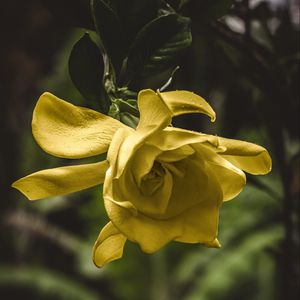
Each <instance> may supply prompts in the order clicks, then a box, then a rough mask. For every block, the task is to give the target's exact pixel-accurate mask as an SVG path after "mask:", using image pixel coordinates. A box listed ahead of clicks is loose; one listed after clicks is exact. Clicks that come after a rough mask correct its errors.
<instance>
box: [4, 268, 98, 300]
mask: <svg viewBox="0 0 300 300" xmlns="http://www.w3.org/2000/svg"><path fill="white" fill-rule="evenodd" d="M1 285H2V286H3V285H5V286H16V285H20V286H25V287H29V288H32V289H33V290H35V291H36V292H37V291H38V292H39V293H40V294H41V299H42V297H43V296H42V295H47V296H49V295H52V296H53V297H54V298H53V299H73V300H82V299H84V300H100V299H101V298H100V297H99V294H96V293H95V292H93V291H92V290H89V289H88V288H86V287H85V286H83V285H82V284H80V283H79V282H77V281H73V280H71V279H69V278H67V277H65V276H63V275H61V274H58V273H54V272H51V271H49V270H47V269H44V268H37V267H32V266H29V267H12V266H6V265H4V266H3V265H2V266H0V286H1Z"/></svg>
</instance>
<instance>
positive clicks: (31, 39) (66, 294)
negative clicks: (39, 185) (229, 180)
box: [0, 0, 300, 300]
mask: <svg viewBox="0 0 300 300" xmlns="http://www.w3.org/2000/svg"><path fill="white" fill-rule="evenodd" d="M218 1H219V3H220V2H223V3H224V5H225V6H228V3H229V4H230V5H229V7H230V9H229V10H228V11H227V13H226V14H225V15H223V16H220V15H218V14H216V13H215V12H214V13H215V18H210V17H208V16H209V15H210V12H211V11H210V8H211V7H212V3H213V2H214V3H216V2H218ZM167 2H169V4H170V5H172V6H173V7H174V8H175V9H179V8H181V9H180V10H179V13H181V14H183V15H185V16H188V17H190V18H191V20H192V22H191V29H192V37H193V42H192V45H191V47H189V48H188V49H187V50H186V51H185V52H184V53H183V54H182V55H181V56H180V57H179V58H178V61H177V62H176V63H177V65H178V66H180V69H179V70H178V71H177V72H176V73H175V75H174V80H173V82H172V85H171V86H170V89H185V90H191V91H195V92H196V93H198V94H199V95H201V96H203V97H204V98H205V99H207V101H208V102H209V103H210V104H211V105H212V106H213V108H214V109H215V111H216V113H217V121H216V122H215V123H214V124H210V123H209V122H208V121H207V119H206V118H202V117H199V115H188V116H185V117H180V118H177V119H176V120H175V124H176V125H177V126H180V127H184V128H189V129H195V130H199V131H203V132H206V133H211V134H217V135H220V136H225V137H228V138H236V139H241V140H246V141H250V142H255V143H258V144H260V145H262V146H264V147H266V148H267V149H268V150H269V152H270V154H271V157H272V159H273V170H272V172H271V173H270V174H269V175H266V176H262V177H259V176H257V177H255V178H254V177H251V176H248V177H247V179H248V185H247V187H246V188H245V189H244V191H243V192H242V193H241V194H240V195H239V196H238V197H237V198H236V199H235V200H233V201H231V202H228V203H225V204H224V205H223V207H222V209H221V215H220V230H219V240H220V242H221V244H222V248H221V249H209V248H205V247H203V246H201V245H188V244H180V243H175V242H174V243H171V244H169V245H168V246H167V247H165V248H164V249H163V250H162V251H159V252H158V253H156V254H154V255H147V254H144V253H142V252H141V251H140V249H139V247H138V246H137V245H135V244H133V243H131V242H127V244H126V246H125V250H124V256H123V259H121V260H118V261H115V262H112V263H110V264H109V265H108V266H105V267H104V268H102V269H97V268H96V267H94V265H93V263H92V259H91V250H92V245H93V243H94V241H95V239H96V237H97V236H98V233H99V231H100V229H101V228H102V227H103V225H104V224H106V223H107V221H108V220H107V216H106V213H105V210H104V207H103V202H102V196H101V188H99V187H96V188H93V189H90V190H86V191H82V192H79V193H75V194H71V195H68V196H62V197H55V198H52V199H48V200H41V201H37V202H29V201H27V200H26V199H25V197H23V196H22V195H21V194H20V193H19V192H18V191H16V190H13V189H12V188H11V187H10V185H11V183H12V182H13V181H14V180H16V179H18V178H20V177H22V176H25V175H27V174H30V173H32V172H35V171H38V170H41V169H45V168H51V167H57V166H62V165H67V164H69V163H72V161H68V160H64V159H60V158H54V157H52V156H50V155H48V154H46V153H44V152H43V151H42V150H41V149H40V148H39V147H38V145H37V144H36V143H35V141H34V139H33V137H32V134H31V126H30V123H31V116H32V111H33V108H34V105H35V103H36V101H37V99H38V97H39V95H40V94H41V93H42V92H43V91H49V92H52V93H54V94H55V95H57V96H58V97H60V98H62V99H65V100H68V101H70V102H72V103H75V104H80V105H86V103H85V101H84V99H83V97H82V96H81V95H80V94H79V92H78V91H77V90H76V89H75V87H74V86H73V83H72V81H71V79H70V76H69V74H68V58H69V55H70V51H71V49H72V47H73V45H74V44H75V43H76V41H77V40H78V39H79V38H80V37H81V36H82V34H83V33H84V32H85V29H86V28H87V29H90V28H92V21H91V16H90V12H89V1H85V0H78V1H71V0H61V1H46V0H28V1H17V0H10V1H1V3H0V24H1V27H0V32H1V47H0V133H1V135H0V136H1V139H2V141H1V156H0V187H1V201H0V298H1V299H32V300H34V299H46V300H48V299H75V300H77V299H78V300H96V299H100V300H101V299H105V300H106V299H107V300H140V299H145V300H148V299H149V300H154V299H156V300H171V299H172V300H182V299H184V300H239V299H243V300H254V299H255V300H276V299H277V300H281V299H288V300H289V299H299V298H298V297H299V294H298V293H299V253H298V252H299V231H298V229H299V182H300V180H299V158H300V157H299V153H300V152H299V86H298V85H299V58H300V52H299V30H300V23H299V1H297V0H272V1H271V0H268V1H260V0H242V1H227V0H225V1H224V0H217V1H216V0H214V1H195V0H194V1H193V0H190V1H188V0H187V1H176V0H172V1H171V0H170V1H167ZM231 2H233V5H231V4H232V3H231ZM183 4H184V5H183ZM82 28H85V29H82ZM152 84H153V82H151V81H150V80H149V82H148V83H147V82H146V83H145V82H143V83H141V84H140V85H141V86H139V88H143V87H144V88H146V87H151V86H152Z"/></svg>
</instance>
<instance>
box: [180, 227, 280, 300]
mask: <svg viewBox="0 0 300 300" xmlns="http://www.w3.org/2000/svg"><path fill="white" fill-rule="evenodd" d="M283 236H284V231H283V227H282V226H281V225H278V226H270V227H268V228H266V229H265V230H261V231H258V232H255V233H253V234H251V235H250V236H248V237H246V238H245V240H244V241H243V242H242V243H241V244H240V245H238V247H235V248H234V249H231V250H229V249H228V250H229V251H228V252H226V251H224V250H225V249H223V251H222V253H221V254H220V255H218V257H214V260H213V261H212V262H210V264H209V267H208V268H207V269H206V270H205V273H204V274H203V275H202V276H200V277H198V280H197V283H196V285H195V287H194V288H193V289H192V290H191V291H190V293H189V294H188V295H187V296H186V297H185V298H184V299H186V300H196V299H197V300H202V299H203V300H205V299H219V300H221V299H223V295H224V294H225V295H229V294H232V295H234V292H235V291H236V290H237V289H238V288H237V287H235V286H236V282H237V281H238V280H239V278H244V279H246V278H247V276H248V277H249V276H250V278H252V279H254V280H256V277H255V276H252V272H254V273H255V272H256V271H255V270H256V269H257V268H258V267H259V266H258V264H257V258H258V254H260V253H263V251H266V249H268V248H272V247H274V246H276V244H278V243H279V242H280V241H281V240H282V238H283ZM272 264H274V262H273V263H272ZM211 270H214V271H211ZM270 270H271V272H270V273H269V274H267V276H268V277H273V276H274V272H273V270H274V267H272V268H270ZM264 275H266V274H265V273H264ZM216 283H217V284H216ZM257 294H258V292H257V291H254V295H256V296H257ZM268 296H269V295H268ZM267 299H271V298H270V297H267Z"/></svg>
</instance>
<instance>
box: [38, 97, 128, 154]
mask: <svg viewBox="0 0 300 300" xmlns="http://www.w3.org/2000/svg"><path fill="white" fill-rule="evenodd" d="M123 126H125V125H123V124H122V123H121V122H119V121H117V120H115V119H113V118H111V117H108V116H106V115H103V114H101V113H99V112H96V111H94V110H91V109H88V108H83V107H79V106H75V105H73V104H71V103H68V102H66V101H63V100H61V99H59V98H57V97H56V96H54V95H52V94H50V93H44V94H42V95H41V97H40V98H39V100H38V102H37V104H36V107H35V109H34V113H33V119H32V133H33V135H34V138H35V140H36V141H37V143H38V144H39V145H40V147H41V148H42V149H43V150H44V151H46V152H47V153H50V154H52V155H54V156H58V157H65V158H83V157H89V156H93V155H97V154H101V153H104V152H106V151H107V149H108V146H109V144H110V142H111V139H112V136H113V134H114V133H115V132H116V130H117V129H118V128H120V127H123Z"/></svg>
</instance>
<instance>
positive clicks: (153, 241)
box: [104, 197, 220, 253]
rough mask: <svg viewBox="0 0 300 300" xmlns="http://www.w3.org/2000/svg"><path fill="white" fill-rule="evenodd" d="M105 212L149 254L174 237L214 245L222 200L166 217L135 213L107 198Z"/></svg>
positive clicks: (215, 200)
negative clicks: (156, 217)
mask: <svg viewBox="0 0 300 300" xmlns="http://www.w3.org/2000/svg"><path fill="white" fill-rule="evenodd" d="M104 199H105V200H104V203H105V208H106V211H107V213H108V215H109V217H110V219H111V220H112V222H113V223H114V224H115V226H116V227H118V229H119V230H120V231H121V232H122V233H123V234H124V235H125V236H126V237H127V238H128V239H129V240H131V241H133V242H136V243H138V244H139V245H140V247H141V249H142V250H143V251H144V252H146V253H153V252H156V251H158V250H159V249H160V248H162V247H163V246H165V245H166V244H167V243H169V242H170V241H172V240H175V241H179V242H185V243H204V244H208V245H211V244H212V242H213V241H214V240H215V239H216V236H217V231H218V220H219V206H220V199H218V198H215V199H207V201H205V202H201V203H199V204H198V205H196V206H194V207H191V208H189V209H187V210H186V211H184V212H182V213H181V214H180V215H178V216H175V217H173V218H170V219H167V220H159V219H154V218H151V217H147V216H145V215H143V214H137V215H135V214H133V213H132V212H131V211H130V210H127V209H125V208H123V207H121V206H119V205H117V204H116V203H113V202H111V201H109V200H108V199H106V198H105V197H104Z"/></svg>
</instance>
